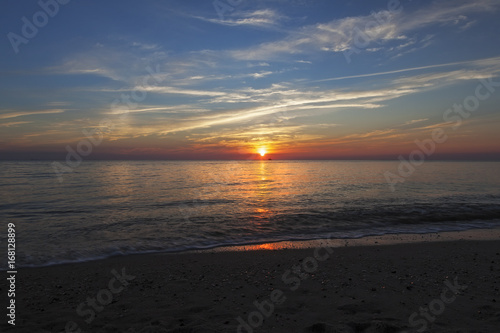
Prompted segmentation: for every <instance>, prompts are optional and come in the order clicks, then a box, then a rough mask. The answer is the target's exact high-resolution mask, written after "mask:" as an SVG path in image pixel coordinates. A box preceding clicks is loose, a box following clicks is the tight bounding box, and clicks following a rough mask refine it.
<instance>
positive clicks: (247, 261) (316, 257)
mask: <svg viewBox="0 0 500 333" xmlns="http://www.w3.org/2000/svg"><path fill="white" fill-rule="evenodd" d="M395 243H399V244H395ZM113 270H114V272H113ZM3 273H4V274H5V275H7V273H5V272H3ZM499 278H500V232H499V230H497V229H495V230H487V231H469V232H462V233H446V234H429V235H392V236H384V237H369V238H364V239H361V240H349V241H346V240H330V241H316V242H287V243H276V244H264V245H259V246H248V247H238V248H223V249H217V250H212V251H196V252H188V253H178V254H148V255H133V256H123V257H114V258H109V259H105V260H98V261H92V262H86V263H78V264H66V265H57V266H51V267H42V268H22V269H19V270H18V274H17V280H16V326H15V328H13V327H11V326H10V325H7V324H6V323H5V322H6V319H4V321H3V322H2V324H1V326H0V331H2V332H10V331H12V332H30V333H38V332H66V331H67V332H78V331H79V330H81V332H127V333H136V332H179V333H180V332H245V333H246V332H366V333H374V332H387V333H390V332H417V331H418V330H420V331H422V332H423V331H427V332H499V331H500V291H499V288H500V282H499ZM2 280H3V283H2V285H1V288H2V290H1V291H0V292H1V293H2V294H6V292H7V289H8V288H7V285H6V279H5V278H4V279H2ZM4 299H5V298H4ZM3 304H6V303H5V301H4V303H3ZM429 306H431V309H430V310H427V309H428V307H429ZM4 309H5V307H4ZM4 311H6V310H4ZM421 311H422V312H421ZM425 311H428V312H425ZM94 314H95V317H94ZM4 318H6V317H5V315H4ZM410 318H411V319H410ZM7 319H8V318H7Z"/></svg>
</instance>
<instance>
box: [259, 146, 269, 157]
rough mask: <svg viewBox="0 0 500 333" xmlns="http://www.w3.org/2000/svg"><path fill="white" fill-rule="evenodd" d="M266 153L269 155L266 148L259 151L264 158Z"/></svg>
mask: <svg viewBox="0 0 500 333" xmlns="http://www.w3.org/2000/svg"><path fill="white" fill-rule="evenodd" d="M266 153H267V151H266V150H265V149H264V148H260V149H259V154H260V156H264V155H266Z"/></svg>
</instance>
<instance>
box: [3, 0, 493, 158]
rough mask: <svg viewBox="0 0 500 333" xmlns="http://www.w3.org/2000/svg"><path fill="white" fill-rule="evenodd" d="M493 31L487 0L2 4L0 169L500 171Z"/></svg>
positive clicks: (47, 0) (43, 0) (49, 0)
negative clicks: (438, 164)
mask: <svg viewBox="0 0 500 333" xmlns="http://www.w3.org/2000/svg"><path fill="white" fill-rule="evenodd" d="M499 18H500V0H475V1H463V0H438V1H419V0H401V1H398V0H389V1H378V0H375V1H361V0H349V1H341V0H338V1H332V0H216V1H211V0H204V1H201V0H200V1H198V0H190V1H186V0H165V1H159V0H157V1H153V0H146V1H140V2H139V1H130V0H121V1H118V0H115V1H112V0H110V1H96V0H89V1H78V0H71V1H69V0H58V1H56V0H40V1H30V0H25V1H17V0H5V1H3V9H2V11H1V12H0V32H1V41H0V50H1V52H0V159H4V160H5V159H64V158H65V157H66V158H67V157H68V156H69V155H71V154H73V155H74V154H78V155H79V156H80V157H81V158H82V159H89V160H91V159H165V160H170V159H254V158H258V156H260V155H259V154H258V152H260V151H262V150H265V151H266V157H269V158H273V159H397V158H398V156H403V157H405V158H410V157H411V156H414V157H415V156H417V155H419V156H424V157H425V158H428V159H471V160H476V159H500V147H499V144H498V143H499V142H500V131H499V130H498V129H499V126H500V107H499V105H500V35H499V33H498V32H499V31H500V19H499ZM412 154H413V155H412ZM415 154H417V155H415ZM422 154H424V155H422Z"/></svg>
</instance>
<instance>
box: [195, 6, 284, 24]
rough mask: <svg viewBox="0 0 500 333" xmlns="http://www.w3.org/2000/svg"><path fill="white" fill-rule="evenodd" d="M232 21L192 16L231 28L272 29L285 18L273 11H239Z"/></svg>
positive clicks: (233, 15) (233, 14)
mask: <svg viewBox="0 0 500 333" xmlns="http://www.w3.org/2000/svg"><path fill="white" fill-rule="evenodd" d="M231 16H232V17H234V18H232V19H214V18H204V17H201V16H192V17H193V18H196V19H199V20H202V21H205V22H210V23H215V24H221V25H225V26H230V27H236V26H254V27H272V26H275V25H276V24H277V23H278V22H279V21H280V20H283V19H285V17H284V16H282V15H280V14H278V13H277V12H276V11H274V10H272V9H260V10H255V11H251V12H245V11H237V12H235V13H232V14H231Z"/></svg>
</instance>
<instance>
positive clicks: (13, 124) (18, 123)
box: [0, 121, 32, 127]
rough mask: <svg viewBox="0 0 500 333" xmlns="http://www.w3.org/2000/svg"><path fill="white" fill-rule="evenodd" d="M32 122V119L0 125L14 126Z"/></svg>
mask: <svg viewBox="0 0 500 333" xmlns="http://www.w3.org/2000/svg"><path fill="white" fill-rule="evenodd" d="M31 123H32V121H13V122H10V123H3V124H0V127H14V126H18V125H24V124H31Z"/></svg>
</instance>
